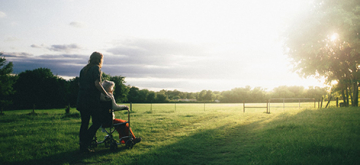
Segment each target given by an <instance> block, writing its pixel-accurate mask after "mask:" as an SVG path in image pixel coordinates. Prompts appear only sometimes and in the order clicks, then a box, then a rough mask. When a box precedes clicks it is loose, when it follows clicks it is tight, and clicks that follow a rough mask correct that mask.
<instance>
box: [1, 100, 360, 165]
mask: <svg viewBox="0 0 360 165" xmlns="http://www.w3.org/2000/svg"><path fill="white" fill-rule="evenodd" d="M219 105H221V104H216V105H212V106H219ZM205 106H206V107H205V110H204V105H195V104H194V105H192V104H179V105H176V108H175V105H174V104H169V105H167V104H161V105H152V107H151V105H149V104H139V105H133V112H132V113H131V127H132V129H133V131H134V133H135V135H136V136H141V137H142V138H143V141H142V142H141V143H139V144H136V145H135V146H134V148H133V149H125V147H123V146H120V147H119V149H118V150H116V151H115V152H112V151H110V150H109V148H105V147H104V145H99V146H98V147H97V148H96V149H95V151H96V152H95V153H91V154H81V153H80V152H79V151H78V149H79V146H78V132H79V126H80V117H79V113H78V112H77V111H76V110H75V109H71V114H70V115H65V111H64V110H63V109H61V110H36V111H35V112H36V113H37V115H29V113H30V112H31V110H23V111H6V112H5V115H3V116H0V124H1V128H2V129H1V131H0V164H130V165H132V164H133V165H135V164H146V165H149V164H164V165H165V164H166V165H168V164H184V165H188V164H206V165H208V164H227V165H229V164H360V108H327V109H299V108H293V109H290V108H288V109H287V108H285V109H283V108H281V109H279V110H276V109H273V110H272V111H271V113H270V114H267V113H263V112H264V111H265V110H264V109H259V110H256V109H252V110H249V111H246V112H245V113H243V111H242V109H241V108H240V109H239V106H241V105H232V104H224V105H221V106H220V107H217V108H214V107H210V106H211V105H205ZM208 106H209V107H208ZM116 116H117V118H119V117H120V118H123V119H124V118H126V117H127V116H126V114H124V113H123V112H117V113H116ZM104 135H105V134H104V133H102V132H101V131H98V134H97V136H98V138H99V139H100V138H103V137H104Z"/></svg>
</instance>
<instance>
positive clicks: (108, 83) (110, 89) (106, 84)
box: [100, 80, 141, 144]
mask: <svg viewBox="0 0 360 165" xmlns="http://www.w3.org/2000/svg"><path fill="white" fill-rule="evenodd" d="M102 86H103V88H104V89H105V91H106V92H108V94H109V96H110V97H111V98H110V99H111V102H112V109H113V110H114V111H115V110H128V109H129V107H128V106H125V105H118V104H116V101H115V98H114V95H113V91H114V86H115V83H114V82H113V81H108V80H105V81H103V83H102ZM105 97H106V96H105V95H103V94H101V96H100V100H101V101H108V100H109V99H107V98H105ZM112 117H113V124H117V123H125V122H126V120H122V119H116V118H115V113H113V114H112ZM115 129H116V131H117V132H118V133H119V139H121V137H124V136H129V131H130V133H131V136H132V138H133V142H134V144H136V143H139V142H140V141H141V137H135V135H134V133H133V132H132V130H131V128H129V123H126V126H125V129H124V130H122V128H121V127H115ZM126 140H127V139H125V138H123V139H121V141H120V142H121V143H122V144H125V142H126Z"/></svg>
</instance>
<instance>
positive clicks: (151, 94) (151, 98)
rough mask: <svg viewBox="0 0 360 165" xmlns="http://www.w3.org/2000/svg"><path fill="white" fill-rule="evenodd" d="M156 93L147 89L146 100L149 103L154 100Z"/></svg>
mask: <svg viewBox="0 0 360 165" xmlns="http://www.w3.org/2000/svg"><path fill="white" fill-rule="evenodd" d="M155 99H156V93H155V92H154V91H149V94H148V95H147V97H146V100H147V101H148V102H150V103H152V102H155V101H156V100H155Z"/></svg>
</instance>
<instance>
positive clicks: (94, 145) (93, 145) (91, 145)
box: [90, 138, 97, 148]
mask: <svg viewBox="0 0 360 165" xmlns="http://www.w3.org/2000/svg"><path fill="white" fill-rule="evenodd" d="M95 147H97V140H96V138H95V139H93V140H92V141H91V142H90V148H95Z"/></svg>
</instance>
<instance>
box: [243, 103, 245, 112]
mask: <svg viewBox="0 0 360 165" xmlns="http://www.w3.org/2000/svg"><path fill="white" fill-rule="evenodd" d="M243 113H245V102H243Z"/></svg>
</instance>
